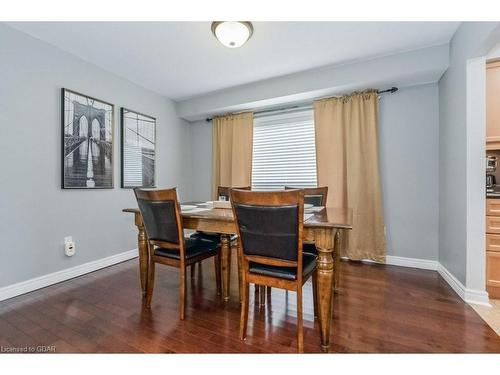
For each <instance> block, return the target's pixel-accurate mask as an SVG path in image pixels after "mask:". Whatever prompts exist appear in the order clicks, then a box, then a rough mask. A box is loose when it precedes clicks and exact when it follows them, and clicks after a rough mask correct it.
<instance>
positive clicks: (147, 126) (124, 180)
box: [120, 107, 157, 189]
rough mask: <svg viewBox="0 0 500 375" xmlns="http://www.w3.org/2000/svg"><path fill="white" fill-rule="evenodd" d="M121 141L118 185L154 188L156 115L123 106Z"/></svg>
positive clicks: (127, 187)
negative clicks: (119, 179) (119, 180)
mask: <svg viewBox="0 0 500 375" xmlns="http://www.w3.org/2000/svg"><path fill="white" fill-rule="evenodd" d="M134 126H135V129H134V128H133V127H134ZM120 143H121V144H120V150H121V158H120V159H121V161H120V166H121V187H122V188H123V189H133V188H137V187H139V188H156V181H157V179H156V118H155V117H153V116H150V115H146V114H144V113H141V112H137V111H134V110H131V109H128V108H125V107H122V108H121V109H120Z"/></svg>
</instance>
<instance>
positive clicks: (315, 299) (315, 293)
mask: <svg viewBox="0 0 500 375" xmlns="http://www.w3.org/2000/svg"><path fill="white" fill-rule="evenodd" d="M317 273H318V271H317V270H315V271H314V272H313V274H312V284H313V306H314V318H315V319H317V318H318V280H317V276H318V274H317Z"/></svg>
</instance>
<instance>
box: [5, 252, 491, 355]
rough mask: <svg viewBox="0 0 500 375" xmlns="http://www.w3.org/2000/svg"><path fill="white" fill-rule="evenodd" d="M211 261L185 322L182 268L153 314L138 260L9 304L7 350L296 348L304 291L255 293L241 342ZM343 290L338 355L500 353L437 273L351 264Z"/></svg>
mask: <svg viewBox="0 0 500 375" xmlns="http://www.w3.org/2000/svg"><path fill="white" fill-rule="evenodd" d="M212 265H213V263H212V262H210V261H209V262H206V263H204V264H203V267H202V268H201V269H199V270H198V274H197V275H196V278H195V279H193V280H189V282H188V285H189V286H188V308H187V311H186V320H185V321H180V320H179V318H178V292H177V290H178V270H176V269H173V268H170V267H162V266H158V268H157V274H156V277H157V278H156V280H157V281H156V289H155V294H154V296H153V304H152V309H151V310H150V311H148V310H144V309H142V307H141V298H140V290H139V282H138V264H137V260H132V261H128V262H124V263H121V264H119V265H116V266H113V267H109V268H106V269H103V270H100V271H97V272H94V273H91V274H88V275H85V276H82V277H78V278H76V279H73V280H70V281H67V282H64V283H61V284H57V285H54V286H51V287H48V288H45V289H42V290H38V291H35V292H32V293H29V294H26V295H23V296H19V297H16V298H13V299H10V300H7V301H3V302H1V303H0V346H3V347H26V346H28V347H36V346H39V345H44V346H50V345H54V346H55V349H56V351H57V352H58V353H62V352H85V353H89V352H90V353H94V352H106V353H115V352H129V353H131V352H155V353H156V352H161V353H238V352H239V353H241V352H243V353H252V352H256V353H259V352H261V353H275V352H295V350H296V340H295V337H296V336H295V332H296V331H295V320H296V319H295V312H296V303H295V294H294V293H292V292H289V293H288V294H286V293H285V292H284V291H282V290H277V289H273V291H272V296H271V298H270V299H268V302H267V305H266V306H265V308H259V307H258V306H255V305H254V304H253V298H252V297H251V299H252V301H251V306H250V314H249V325H248V338H247V340H246V341H244V342H243V341H240V340H239V339H238V324H239V303H238V291H237V283H236V279H235V277H234V276H235V275H234V272H233V284H232V291H231V292H232V294H231V296H232V300H231V301H230V302H229V303H223V302H222V301H221V300H220V298H219V297H217V296H216V291H215V282H214V276H213V267H212ZM234 270H235V268H233V271H234ZM304 288H305V297H304V311H305V315H304V329H305V331H304V336H305V337H304V338H305V351H306V352H319V351H320V345H319V332H318V324H317V322H316V323H315V322H314V321H313V315H312V311H313V309H312V298H311V296H312V291H311V284H310V283H307V284H306V285H305V286H304ZM341 288H342V292H341V293H340V294H339V295H337V297H336V299H335V302H334V316H333V330H332V334H331V338H330V341H331V343H332V345H331V352H341V353H353V352H354V353H356V352H361V353H367V352H368V353H416V352H418V353H422V352H423V353H426V352H427V353H428V352H432V353H434V352H439V353H443V352H452V353H456V352H473V353H479V352H496V353H500V338H499V337H498V336H497V335H496V334H495V333H494V332H493V330H491V329H490V328H489V327H488V326H487V325H486V324H485V323H484V322H483V320H482V319H481V318H480V317H479V316H478V315H477V314H476V312H474V310H473V309H472V308H471V307H469V306H468V305H466V304H464V303H463V302H462V301H461V300H460V299H459V297H458V296H457V295H456V294H455V293H454V292H453V291H452V290H451V288H450V287H449V286H448V285H447V284H446V282H445V281H444V280H443V279H442V278H441V277H440V276H438V274H437V273H436V272H433V271H422V270H416V269H411V268H402V267H395V266H381V265H368V264H361V263H354V262H343V263H342V272H341ZM252 290H253V289H252ZM251 294H252V295H253V293H251Z"/></svg>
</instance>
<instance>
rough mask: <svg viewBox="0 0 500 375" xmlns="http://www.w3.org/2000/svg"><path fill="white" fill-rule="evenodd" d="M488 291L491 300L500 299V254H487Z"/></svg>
mask: <svg viewBox="0 0 500 375" xmlns="http://www.w3.org/2000/svg"><path fill="white" fill-rule="evenodd" d="M486 289H487V290H488V294H489V296H490V298H500V252H494V251H487V252H486Z"/></svg>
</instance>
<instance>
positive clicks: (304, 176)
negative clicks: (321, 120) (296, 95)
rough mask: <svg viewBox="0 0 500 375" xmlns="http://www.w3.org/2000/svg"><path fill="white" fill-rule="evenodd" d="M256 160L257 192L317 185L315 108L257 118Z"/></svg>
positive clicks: (255, 134)
mask: <svg viewBox="0 0 500 375" xmlns="http://www.w3.org/2000/svg"><path fill="white" fill-rule="evenodd" d="M252 157H253V159H252V189H253V190H281V189H283V188H284V187H285V186H293V187H315V186H317V179H316V145H315V138H314V117H313V111H312V109H308V110H301V111H294V112H290V113H281V114H273V115H266V116H262V117H256V118H255V119H254V129H253V156H252Z"/></svg>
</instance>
